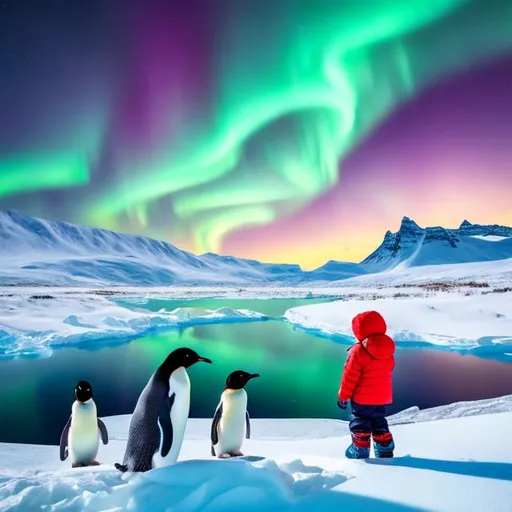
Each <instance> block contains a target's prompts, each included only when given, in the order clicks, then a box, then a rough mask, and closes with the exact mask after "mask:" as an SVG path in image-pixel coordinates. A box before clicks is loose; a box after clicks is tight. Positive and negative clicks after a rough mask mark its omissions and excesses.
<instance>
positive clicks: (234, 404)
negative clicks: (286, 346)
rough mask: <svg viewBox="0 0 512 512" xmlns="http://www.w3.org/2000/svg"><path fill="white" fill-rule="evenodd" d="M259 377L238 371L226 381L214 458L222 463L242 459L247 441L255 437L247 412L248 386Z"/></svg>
mask: <svg viewBox="0 0 512 512" xmlns="http://www.w3.org/2000/svg"><path fill="white" fill-rule="evenodd" d="M256 377H259V375H258V374H257V373H247V372H244V371H243V370H237V371H235V372H233V373H231V374H230V375H229V376H228V378H227V379H226V388H225V389H224V392H223V393H222V395H221V397H220V402H219V405H218V406H217V409H216V410H215V414H214V416H213V422H212V430H211V441H212V456H214V457H215V456H217V457H219V458H220V459H228V458H230V457H240V456H243V453H242V452H241V451H240V450H241V449H242V444H243V442H244V438H246V439H250V437H251V422H250V418H249V413H248V412H247V393H246V392H245V389H244V386H245V385H246V384H247V383H248V382H249V381H250V380H251V379H254V378H256Z"/></svg>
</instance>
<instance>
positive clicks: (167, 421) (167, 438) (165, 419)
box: [158, 393, 176, 457]
mask: <svg viewBox="0 0 512 512" xmlns="http://www.w3.org/2000/svg"><path fill="white" fill-rule="evenodd" d="M175 398H176V393H173V394H172V395H171V396H170V397H168V398H167V399H166V400H165V403H164V405H163V406H162V407H161V409H160V411H159V412H158V423H159V424H160V431H161V435H162V447H161V449H160V455H161V456H162V457H165V456H166V455H167V454H168V453H169V450H170V449H171V446H172V439H173V429H172V422H171V409H172V406H173V404H174V399H175Z"/></svg>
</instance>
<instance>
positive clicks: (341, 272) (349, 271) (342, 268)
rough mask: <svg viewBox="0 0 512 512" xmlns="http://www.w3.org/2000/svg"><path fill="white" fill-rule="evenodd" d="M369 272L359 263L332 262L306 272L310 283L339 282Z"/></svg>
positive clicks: (306, 277)
mask: <svg viewBox="0 0 512 512" xmlns="http://www.w3.org/2000/svg"><path fill="white" fill-rule="evenodd" d="M366 273H367V271H366V270H365V269H364V268H363V267H362V266H361V265H360V264H359V263H350V262H345V261H335V260H330V261H328V262H327V263H326V264H325V265H322V266H321V267H319V268H317V269H315V270H312V271H310V272H305V274H306V276H305V279H306V280H308V281H329V282H330V281H337V280H340V279H349V278H351V277H357V276H361V275H363V274H366Z"/></svg>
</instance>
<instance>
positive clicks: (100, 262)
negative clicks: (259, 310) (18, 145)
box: [0, 211, 305, 286]
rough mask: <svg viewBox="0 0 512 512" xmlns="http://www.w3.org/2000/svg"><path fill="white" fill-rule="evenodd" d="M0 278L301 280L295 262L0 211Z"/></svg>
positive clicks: (145, 282) (161, 282) (59, 281)
mask: <svg viewBox="0 0 512 512" xmlns="http://www.w3.org/2000/svg"><path fill="white" fill-rule="evenodd" d="M0 257H1V258H2V266H1V268H0V283H3V284H28V283H30V284H33V285H41V284H53V285H67V286H69V285H85V284H87V285H89V284H90V283H91V282H95V283H97V284H98V285H100V286H102V285H105V284H109V285H113V284H117V285H134V286H152V285H158V286H166V285H173V284H181V285H189V284H190V285H199V284H203V285H205V284H230V285H236V284H251V283H252V284H265V283H272V282H275V281H278V282H297V281H300V280H302V279H304V274H305V273H304V272H303V271H302V269H301V268H300V266H299V265H287V264H266V263H260V262H258V261H254V260H244V259H240V258H234V257H231V256H218V255H216V254H205V255H203V256H196V255H194V254H191V253H188V252H186V251H183V250H180V249H178V248H177V247H175V246H174V245H172V244H169V243H167V242H162V241H158V240H154V239H151V238H146V237H142V236H134V235H125V234H120V233H115V232H113V231H109V230H106V229H97V228H87V227H83V226H77V225H74V224H69V223H67V222H52V221H46V220H43V219H38V218H35V217H31V216H29V215H25V214H23V213H20V212H15V211H9V212H0Z"/></svg>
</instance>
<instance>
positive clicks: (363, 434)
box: [348, 401, 395, 458]
mask: <svg viewBox="0 0 512 512" xmlns="http://www.w3.org/2000/svg"><path fill="white" fill-rule="evenodd" d="M351 405H352V414H353V415H354V418H353V419H352V420H351V421H350V423H349V428H350V432H351V433H352V443H353V446H354V448H355V452H357V456H358V457H361V456H362V457H363V458H364V457H368V455H369V453H370V437H373V441H374V446H373V447H374V451H375V456H376V457H393V450H394V448H395V443H394V441H393V436H392V434H391V432H390V431H389V427H388V421H387V420H386V417H385V414H386V406H385V405H361V404H358V403H356V402H354V401H352V404H351ZM348 456H350V454H349V455H348Z"/></svg>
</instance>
